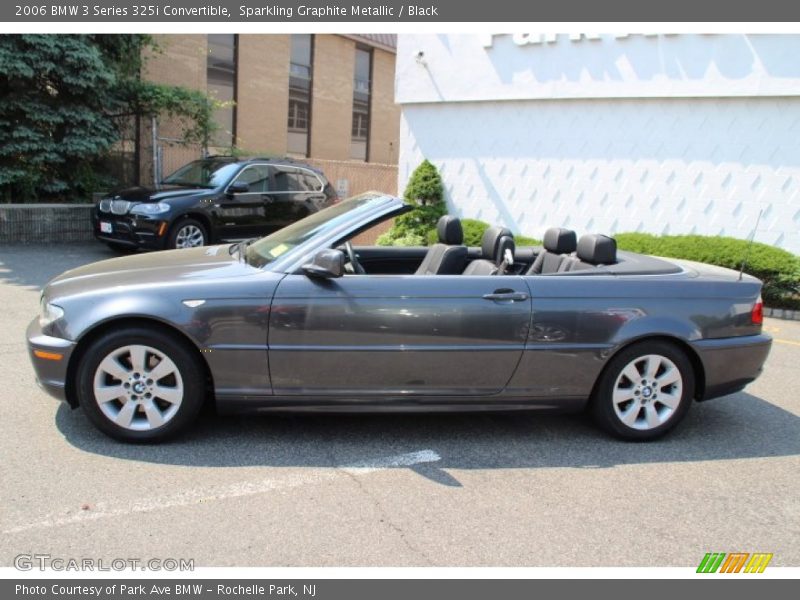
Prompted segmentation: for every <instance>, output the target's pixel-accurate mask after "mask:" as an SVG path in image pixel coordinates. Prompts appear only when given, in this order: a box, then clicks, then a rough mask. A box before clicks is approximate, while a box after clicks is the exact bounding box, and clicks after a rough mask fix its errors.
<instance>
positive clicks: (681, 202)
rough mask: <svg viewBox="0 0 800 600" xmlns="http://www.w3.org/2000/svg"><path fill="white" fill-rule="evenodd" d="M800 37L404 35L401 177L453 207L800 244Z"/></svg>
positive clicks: (593, 227) (524, 221) (490, 215)
mask: <svg viewBox="0 0 800 600" xmlns="http://www.w3.org/2000/svg"><path fill="white" fill-rule="evenodd" d="M797 56H800V36H794V35H793V36H788V35H658V36H644V35H598V36H595V35H589V36H577V35H575V36H569V35H559V36H539V35H536V34H518V35H515V36H512V35H495V36H478V35H475V36H472V35H401V36H400V39H399V46H398V56H397V61H398V63H397V100H398V102H399V103H400V104H401V106H402V120H401V140H400V169H399V180H400V189H402V188H403V187H404V186H405V182H406V181H407V179H408V176H409V175H410V173H411V171H412V170H413V169H414V167H415V166H416V165H417V164H418V163H419V162H420V161H421V160H422V159H423V157H424V158H428V159H429V160H431V161H432V162H433V163H434V164H436V165H437V167H439V168H440V170H441V171H442V175H443V177H444V181H445V187H446V193H447V200H448V203H449V205H450V209H451V212H453V213H455V214H458V215H461V216H464V217H474V218H479V219H482V220H484V221H488V222H491V223H498V224H503V225H507V226H509V227H511V228H512V229H513V230H514V231H518V232H522V233H525V234H528V235H533V236H538V237H540V236H541V235H542V234H543V232H544V230H545V229H546V228H547V227H550V226H565V227H570V228H573V229H575V230H577V231H578V233H579V234H581V233H584V232H589V231H591V232H598V233H610V234H614V233H617V232H622V231H647V232H652V233H702V234H721V235H731V236H735V237H748V236H749V235H750V233H751V232H752V229H753V226H754V225H755V221H756V217H757V216H758V213H759V211H763V213H762V217H761V222H760V225H759V227H758V231H757V233H756V240H758V241H762V242H765V243H770V244H774V245H777V246H780V247H783V248H786V249H788V250H791V251H793V252H796V253H800V61H797V59H796V57H797Z"/></svg>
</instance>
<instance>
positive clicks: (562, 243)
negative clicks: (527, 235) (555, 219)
mask: <svg viewBox="0 0 800 600" xmlns="http://www.w3.org/2000/svg"><path fill="white" fill-rule="evenodd" d="M577 247H578V238H577V236H576V235H575V232H574V231H572V230H571V229H563V228H562V227H551V228H550V229H548V230H547V231H545V233H544V249H545V250H547V251H548V252H554V253H556V254H571V253H572V252H575V248H577Z"/></svg>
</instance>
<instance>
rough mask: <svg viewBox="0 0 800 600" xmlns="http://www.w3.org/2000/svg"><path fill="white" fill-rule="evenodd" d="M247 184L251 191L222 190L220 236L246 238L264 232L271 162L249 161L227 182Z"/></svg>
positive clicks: (229, 186) (231, 184)
mask: <svg viewBox="0 0 800 600" xmlns="http://www.w3.org/2000/svg"><path fill="white" fill-rule="evenodd" d="M242 183H244V184H247V186H248V191H246V192H239V193H229V192H227V190H226V193H225V194H223V197H222V199H221V200H220V203H219V215H220V217H219V222H220V224H221V227H220V237H221V238H222V239H226V240H230V239H243V238H249V237H255V236H259V235H263V234H264V233H265V231H264V230H265V229H266V224H267V222H268V216H267V211H268V205H269V186H270V170H269V166H268V165H258V164H256V165H248V166H246V167H245V168H244V169H242V170H241V171H240V172H239V174H238V175H237V176H236V177H235V178H234V179H233V181H231V183H230V184H229V185H228V189H230V188H231V186H233V185H234V184H242Z"/></svg>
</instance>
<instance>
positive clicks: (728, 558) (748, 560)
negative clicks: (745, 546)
mask: <svg viewBox="0 0 800 600" xmlns="http://www.w3.org/2000/svg"><path fill="white" fill-rule="evenodd" d="M772 556H773V555H772V554H771V553H765V552H755V553H753V554H750V553H748V552H731V553H728V554H726V553H725V552H708V553H706V555H705V556H704V557H703V560H701V561H700V564H699V565H698V567H697V572H698V573H763V572H764V569H766V568H767V565H768V564H769V562H770V561H771V560H772Z"/></svg>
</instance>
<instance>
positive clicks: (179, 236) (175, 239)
mask: <svg viewBox="0 0 800 600" xmlns="http://www.w3.org/2000/svg"><path fill="white" fill-rule="evenodd" d="M207 243H208V234H207V233H206V228H205V227H203V225H202V223H200V222H199V221H195V220H194V219H183V220H182V221H180V222H179V223H177V224H176V225H175V226H174V227H173V228H172V231H170V233H169V238H167V248H168V249H170V250H172V249H176V248H197V247H199V246H205V245H206V244H207Z"/></svg>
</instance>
